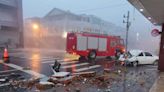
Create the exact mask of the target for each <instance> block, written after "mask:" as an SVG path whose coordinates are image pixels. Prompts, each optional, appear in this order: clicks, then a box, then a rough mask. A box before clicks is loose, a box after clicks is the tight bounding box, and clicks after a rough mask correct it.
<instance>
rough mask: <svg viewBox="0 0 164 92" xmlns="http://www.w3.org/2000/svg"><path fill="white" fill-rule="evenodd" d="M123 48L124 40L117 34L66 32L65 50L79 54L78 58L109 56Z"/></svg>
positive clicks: (121, 50) (122, 50)
mask: <svg viewBox="0 0 164 92" xmlns="http://www.w3.org/2000/svg"><path fill="white" fill-rule="evenodd" d="M124 50H125V48H124V41H123V39H121V38H120V37H119V36H109V35H104V34H92V33H67V45H66V51H67V52H68V53H69V54H76V55H80V58H79V59H83V58H87V59H95V58H96V56H106V57H111V56H115V55H117V53H118V52H119V53H120V52H121V53H122V52H124Z"/></svg>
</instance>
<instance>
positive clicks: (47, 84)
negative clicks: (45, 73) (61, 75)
mask: <svg viewBox="0 0 164 92" xmlns="http://www.w3.org/2000/svg"><path fill="white" fill-rule="evenodd" d="M54 86H55V85H54V84H53V83H51V82H39V83H37V84H36V88H37V89H38V90H48V89H51V88H53V87H54Z"/></svg>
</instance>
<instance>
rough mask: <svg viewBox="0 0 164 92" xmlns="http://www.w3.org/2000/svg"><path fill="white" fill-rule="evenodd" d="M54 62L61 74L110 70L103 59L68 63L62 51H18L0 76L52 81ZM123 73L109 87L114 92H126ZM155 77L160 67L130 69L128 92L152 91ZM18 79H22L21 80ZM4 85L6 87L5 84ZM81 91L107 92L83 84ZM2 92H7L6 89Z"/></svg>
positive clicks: (0, 67)
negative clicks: (141, 83)
mask: <svg viewBox="0 0 164 92" xmlns="http://www.w3.org/2000/svg"><path fill="white" fill-rule="evenodd" d="M74 58H76V57H74ZM55 59H57V60H58V61H59V62H60V63H61V71H68V72H71V73H77V72H79V73H80V72H85V71H96V72H97V73H101V72H103V69H104V67H106V66H107V63H109V61H104V60H101V59H100V60H98V61H96V62H95V63H93V62H87V61H84V62H79V61H77V60H69V59H70V58H68V57H66V54H65V52H62V51H57V52H55V51H54V52H53V51H51V52H46V51H39V50H35V51H17V52H11V53H10V64H3V63H1V64H0V75H6V76H7V77H8V78H9V79H12V78H14V77H12V75H11V74H15V75H16V74H19V75H21V76H23V78H25V79H29V78H31V77H33V76H38V77H49V76H51V75H52V74H53V72H52V70H51V67H50V66H51V65H52V64H54V60H55ZM120 71H121V72H122V74H121V75H120V76H121V77H119V78H120V80H119V82H118V81H113V83H112V85H110V86H109V87H110V90H112V92H123V86H122V85H123V81H121V80H123V79H122V78H123V74H124V72H123V70H121V69H120ZM7 74H9V75H7ZM10 76H11V77H10ZM156 77H157V66H152V65H144V66H139V67H137V68H134V67H127V74H126V89H127V91H126V92H139V91H140V92H148V89H149V88H150V87H151V85H152V84H153V82H154V80H155V78H156ZM0 78H1V77H0ZM2 78H4V76H2ZM5 78H6V77H5ZM17 78H18V79H19V77H17ZM143 81H144V83H145V84H144V87H143V88H142V87H141V86H140V85H139V83H140V82H143ZM1 84H2V86H3V83H1ZM145 86H146V87H145ZM80 87H82V88H84V89H85V90H83V91H82V92H104V90H101V88H99V87H97V86H88V85H87V84H84V85H81V86H80ZM70 88H72V89H70V90H72V91H69V92H74V90H75V88H74V87H73V86H70ZM66 89H68V87H64V88H62V87H59V88H55V90H57V92H64V91H65V90H66ZM52 90H54V89H52ZM52 90H51V91H52ZM1 91H2V92H6V90H5V89H4V90H1ZM12 91H13V90H12ZM12 91H11V92H12ZM24 91H25V90H24ZM9 92H10V91H9ZM13 92H18V91H13ZM20 92H23V91H20ZM52 92H53V91H52Z"/></svg>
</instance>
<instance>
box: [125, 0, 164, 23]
mask: <svg viewBox="0 0 164 92" xmlns="http://www.w3.org/2000/svg"><path fill="white" fill-rule="evenodd" d="M128 1H129V2H130V3H131V4H132V5H133V6H134V7H135V8H136V9H137V10H139V11H140V12H141V13H142V14H143V15H144V16H145V17H146V18H147V19H148V20H150V21H151V22H152V23H153V24H155V25H161V24H163V23H164V0H128Z"/></svg>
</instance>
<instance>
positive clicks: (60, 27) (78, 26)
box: [42, 8, 125, 36]
mask: <svg viewBox="0 0 164 92" xmlns="http://www.w3.org/2000/svg"><path fill="white" fill-rule="evenodd" d="M42 23H43V25H44V27H46V28H48V29H49V30H52V31H57V32H61V31H67V32H92V33H102V34H109V35H118V33H120V34H123V35H122V36H125V34H124V33H125V32H124V30H125V29H123V28H121V27H119V26H116V25H115V24H112V23H110V22H107V21H105V20H102V19H101V18H98V17H96V16H94V15H86V14H81V15H77V14H74V13H71V12H70V11H64V10H61V9H57V8H54V9H52V10H51V11H50V12H49V13H48V14H47V15H46V16H44V17H43V19H42Z"/></svg>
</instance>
